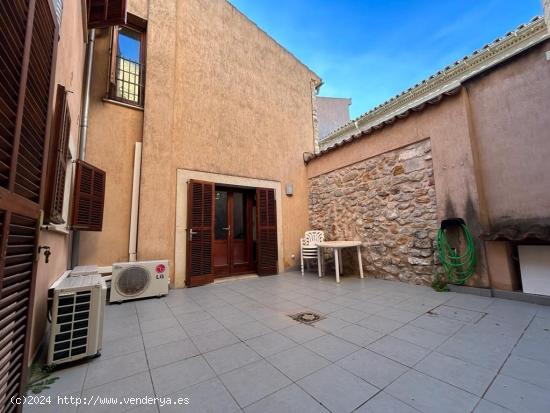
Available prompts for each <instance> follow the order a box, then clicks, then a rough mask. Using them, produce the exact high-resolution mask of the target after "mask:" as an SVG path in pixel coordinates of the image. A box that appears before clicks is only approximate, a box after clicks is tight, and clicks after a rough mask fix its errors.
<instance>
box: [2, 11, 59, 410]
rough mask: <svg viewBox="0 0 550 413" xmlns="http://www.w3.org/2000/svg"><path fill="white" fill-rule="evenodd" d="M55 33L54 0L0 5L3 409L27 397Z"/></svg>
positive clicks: (13, 405) (15, 407) (56, 29)
mask: <svg viewBox="0 0 550 413" xmlns="http://www.w3.org/2000/svg"><path fill="white" fill-rule="evenodd" d="M57 33H58V28H57V26H56V19H55V15H54V14H53V9H52V8H51V7H50V2H49V0H8V1H0V65H1V66H0V67H1V69H0V411H1V412H11V411H16V410H20V408H21V406H17V405H15V404H13V403H11V401H10V398H11V397H13V396H16V395H22V394H24V390H25V389H24V387H25V383H26V374H27V362H28V356H29V337H30V322H29V320H30V316H31V314H32V313H31V307H32V302H33V301H34V298H33V297H34V284H35V278H36V265H35V264H36V261H35V251H36V243H37V239H38V236H37V228H38V223H39V217H40V207H41V204H42V203H43V197H44V190H43V185H44V178H43V177H44V164H45V163H44V161H43V159H44V155H45V153H47V136H48V134H49V124H50V121H49V119H50V118H51V116H50V113H51V112H50V109H51V107H50V106H51V90H50V89H51V88H50V85H51V78H52V76H51V74H52V71H53V63H54V62H55V54H56V45H57V42H56V41H55V40H56V39H57Z"/></svg>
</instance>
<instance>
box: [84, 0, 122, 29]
mask: <svg viewBox="0 0 550 413" xmlns="http://www.w3.org/2000/svg"><path fill="white" fill-rule="evenodd" d="M117 24H126V0H88V28H90V29H93V28H97V27H108V26H115V25H117Z"/></svg>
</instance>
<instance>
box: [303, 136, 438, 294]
mask: <svg viewBox="0 0 550 413" xmlns="http://www.w3.org/2000/svg"><path fill="white" fill-rule="evenodd" d="M309 187H310V195H309V212H310V226H311V228H312V229H320V230H323V231H325V236H326V237H327V238H328V239H346V240H352V239H360V240H361V241H363V254H362V255H363V266H364V269H366V273H367V274H368V275H370V276H375V277H379V278H386V279H396V280H401V281H405V282H410V283H415V284H429V283H430V282H431V280H432V277H433V275H434V272H435V269H436V268H435V266H436V264H435V262H434V258H435V254H434V251H435V249H434V239H435V235H436V231H437V228H438V223H437V217H436V200H435V186H434V177H433V167H432V156H431V144H430V140H429V139H428V140H424V141H421V142H417V143H414V144H412V145H409V146H406V147H404V148H401V149H397V150H394V151H391V152H387V153H384V154H380V155H377V156H375V157H372V158H369V159H366V160H364V161H361V162H358V163H356V164H353V165H350V166H347V167H344V168H341V169H338V170H335V171H332V172H329V173H326V174H324V175H320V176H317V177H314V178H311V179H310V180H309ZM350 258H351V256H350ZM344 262H346V263H347V264H348V265H356V263H355V261H354V260H353V259H345V260H344ZM348 269H351V268H348ZM354 270H355V271H357V270H356V269H354Z"/></svg>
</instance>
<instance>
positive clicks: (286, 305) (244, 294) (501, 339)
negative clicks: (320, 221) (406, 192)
mask: <svg viewBox="0 0 550 413" xmlns="http://www.w3.org/2000/svg"><path fill="white" fill-rule="evenodd" d="M302 310H314V311H316V312H318V313H321V314H323V315H325V316H326V318H325V319H324V320H322V321H319V322H317V323H316V324H314V325H313V326H311V327H310V326H306V325H303V324H299V323H297V322H295V321H293V320H291V319H290V318H289V317H288V315H289V314H293V313H296V312H299V311H302ZM428 311H429V313H428ZM549 349H550V311H549V310H548V308H546V307H539V306H536V305H531V304H525V303H519V302H513V301H506V300H499V299H493V298H484V297H477V296H469V295H460V294H453V293H437V292H434V291H433V290H431V289H430V288H427V287H418V286H411V285H407V284H402V283H398V282H391V281H382V280H376V279H364V280H360V279H358V278H355V277H343V278H342V282H341V284H340V285H337V284H336V283H335V282H334V279H333V278H331V277H325V278H323V279H319V278H318V277H317V276H316V275H315V274H306V276H305V277H301V276H300V274H298V273H286V274H282V275H280V276H273V277H263V278H247V279H241V280H236V281H231V282H224V283H219V284H214V285H209V286H204V287H199V288H194V289H184V290H172V291H171V292H170V294H169V295H168V296H167V297H164V298H161V299H156V298H155V299H149V300H142V301H136V302H127V303H123V304H120V305H113V306H111V305H109V306H107V311H106V319H105V328H104V343H103V351H102V356H101V357H99V358H97V359H94V360H91V361H89V362H87V363H82V364H80V365H77V366H73V367H70V368H66V369H63V370H59V371H57V372H55V373H54V376H58V377H60V379H59V380H58V381H57V382H56V383H55V384H54V385H53V386H52V387H51V388H50V389H49V390H46V391H45V392H44V393H43V395H51V396H53V397H52V399H51V400H52V401H53V403H52V405H50V406H36V407H34V408H32V407H31V406H26V408H25V411H40V412H47V411H52V412H59V411H73V412H74V411H77V410H78V411H79V412H80V411H105V412H119V411H134V412H159V411H161V412H164V411H187V412H232V411H246V412H262V413H263V412H292V411H294V412H300V413H302V412H327V411H332V412H351V411H358V412H418V411H421V412H438V413H439V412H471V411H475V412H478V413H480V412H509V411H516V412H542V411H548V409H549V407H548V406H550V350H549ZM57 395H73V396H75V397H77V396H78V397H81V398H84V397H86V398H87V399H86V400H88V401H89V400H91V398H93V397H94V396H100V397H118V398H119V399H117V400H118V401H119V403H117V404H116V405H113V404H110V405H103V406H99V405H97V403H98V402H96V406H84V405H81V406H79V407H78V408H77V407H76V406H65V407H60V406H58V405H57V404H56V397H55V396H57ZM124 396H126V397H128V396H137V397H144V396H151V397H155V396H156V397H170V398H172V399H174V400H175V399H176V398H178V397H182V398H185V397H188V398H189V402H190V404H188V405H185V406H167V405H165V406H159V405H158V404H154V405H148V406H144V405H142V406H136V405H133V406H132V405H129V404H125V403H124V401H123V399H122V397H124ZM111 400H112V399H111ZM545 409H546V410H545Z"/></svg>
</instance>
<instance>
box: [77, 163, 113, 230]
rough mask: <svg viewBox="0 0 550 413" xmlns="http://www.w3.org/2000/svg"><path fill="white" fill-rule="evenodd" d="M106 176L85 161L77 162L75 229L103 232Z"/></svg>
mask: <svg viewBox="0 0 550 413" xmlns="http://www.w3.org/2000/svg"><path fill="white" fill-rule="evenodd" d="M105 179H106V174H105V172H104V171H102V170H101V169H99V168H96V167H95V166H93V165H90V164H89V163H87V162H84V161H83V160H80V159H79V160H77V161H76V172H75V188H74V198H73V219H72V227H73V229H76V230H80V231H101V230H102V228H103V208H104V204H105Z"/></svg>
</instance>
